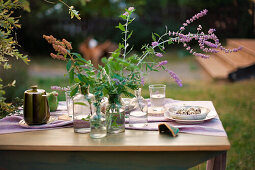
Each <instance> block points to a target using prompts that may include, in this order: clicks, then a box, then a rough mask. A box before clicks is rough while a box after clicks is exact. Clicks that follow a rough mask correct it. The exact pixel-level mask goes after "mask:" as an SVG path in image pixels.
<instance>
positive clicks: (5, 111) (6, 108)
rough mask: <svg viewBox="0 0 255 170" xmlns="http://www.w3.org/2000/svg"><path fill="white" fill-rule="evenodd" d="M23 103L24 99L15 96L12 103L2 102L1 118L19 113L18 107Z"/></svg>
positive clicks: (0, 107) (0, 108)
mask: <svg viewBox="0 0 255 170" xmlns="http://www.w3.org/2000/svg"><path fill="white" fill-rule="evenodd" d="M22 105H23V99H19V98H15V99H14V100H13V101H12V103H5V102H0V119H2V118H4V117H5V116H7V115H10V114H15V113H18V112H19V110H18V108H19V107H20V106H22Z"/></svg>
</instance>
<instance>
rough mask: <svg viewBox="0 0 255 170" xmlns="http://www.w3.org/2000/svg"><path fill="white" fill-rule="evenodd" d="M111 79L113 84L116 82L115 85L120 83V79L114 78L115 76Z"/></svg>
mask: <svg viewBox="0 0 255 170" xmlns="http://www.w3.org/2000/svg"><path fill="white" fill-rule="evenodd" d="M112 80H113V81H115V84H116V85H119V84H120V80H119V79H115V78H114V79H112Z"/></svg>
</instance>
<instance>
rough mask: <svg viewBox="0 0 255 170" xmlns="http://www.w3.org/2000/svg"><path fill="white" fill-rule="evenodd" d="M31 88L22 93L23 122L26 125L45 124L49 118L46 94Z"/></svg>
mask: <svg viewBox="0 0 255 170" xmlns="http://www.w3.org/2000/svg"><path fill="white" fill-rule="evenodd" d="M31 88H32V89H29V90H26V91H25V92H24V120H25V122H26V123H27V124H28V125H41V124H45V123H47V121H48V120H49V118H50V111H49V105H48V100H47V96H46V92H45V90H43V89H37V86H31Z"/></svg>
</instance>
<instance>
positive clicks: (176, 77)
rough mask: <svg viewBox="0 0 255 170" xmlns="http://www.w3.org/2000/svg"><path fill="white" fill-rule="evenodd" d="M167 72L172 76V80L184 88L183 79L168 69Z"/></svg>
mask: <svg viewBox="0 0 255 170" xmlns="http://www.w3.org/2000/svg"><path fill="white" fill-rule="evenodd" d="M166 71H167V72H168V73H169V75H170V76H171V78H172V79H174V80H175V82H176V83H177V84H178V85H179V86H180V87H182V81H181V79H180V78H179V77H178V76H177V75H176V74H175V73H174V72H173V71H171V70H168V69H166Z"/></svg>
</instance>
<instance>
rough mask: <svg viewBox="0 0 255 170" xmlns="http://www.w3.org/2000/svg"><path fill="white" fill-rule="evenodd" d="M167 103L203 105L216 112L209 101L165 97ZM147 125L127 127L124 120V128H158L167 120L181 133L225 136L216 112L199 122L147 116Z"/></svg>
mask: <svg viewBox="0 0 255 170" xmlns="http://www.w3.org/2000/svg"><path fill="white" fill-rule="evenodd" d="M166 102H167V103H172V104H176V105H192V106H203V107H207V108H209V109H210V110H211V112H215V114H217V112H216V110H215V108H214V106H213V103H212V102H211V101H174V100H171V99H167V101H166ZM148 122H149V123H148V126H145V127H142V128H134V127H129V124H128V120H126V129H136V130H152V131H157V130H158V124H159V122H167V123H168V124H169V125H170V126H174V127H177V128H179V132H181V133H191V134H199V135H211V136H227V134H226V132H225V130H224V128H223V126H222V123H221V121H220V119H219V117H218V114H217V116H216V117H215V118H213V119H212V120H208V121H204V122H202V123H199V124H180V123H177V122H175V121H172V120H169V119H167V118H165V117H164V116H161V117H154V116H148Z"/></svg>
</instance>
